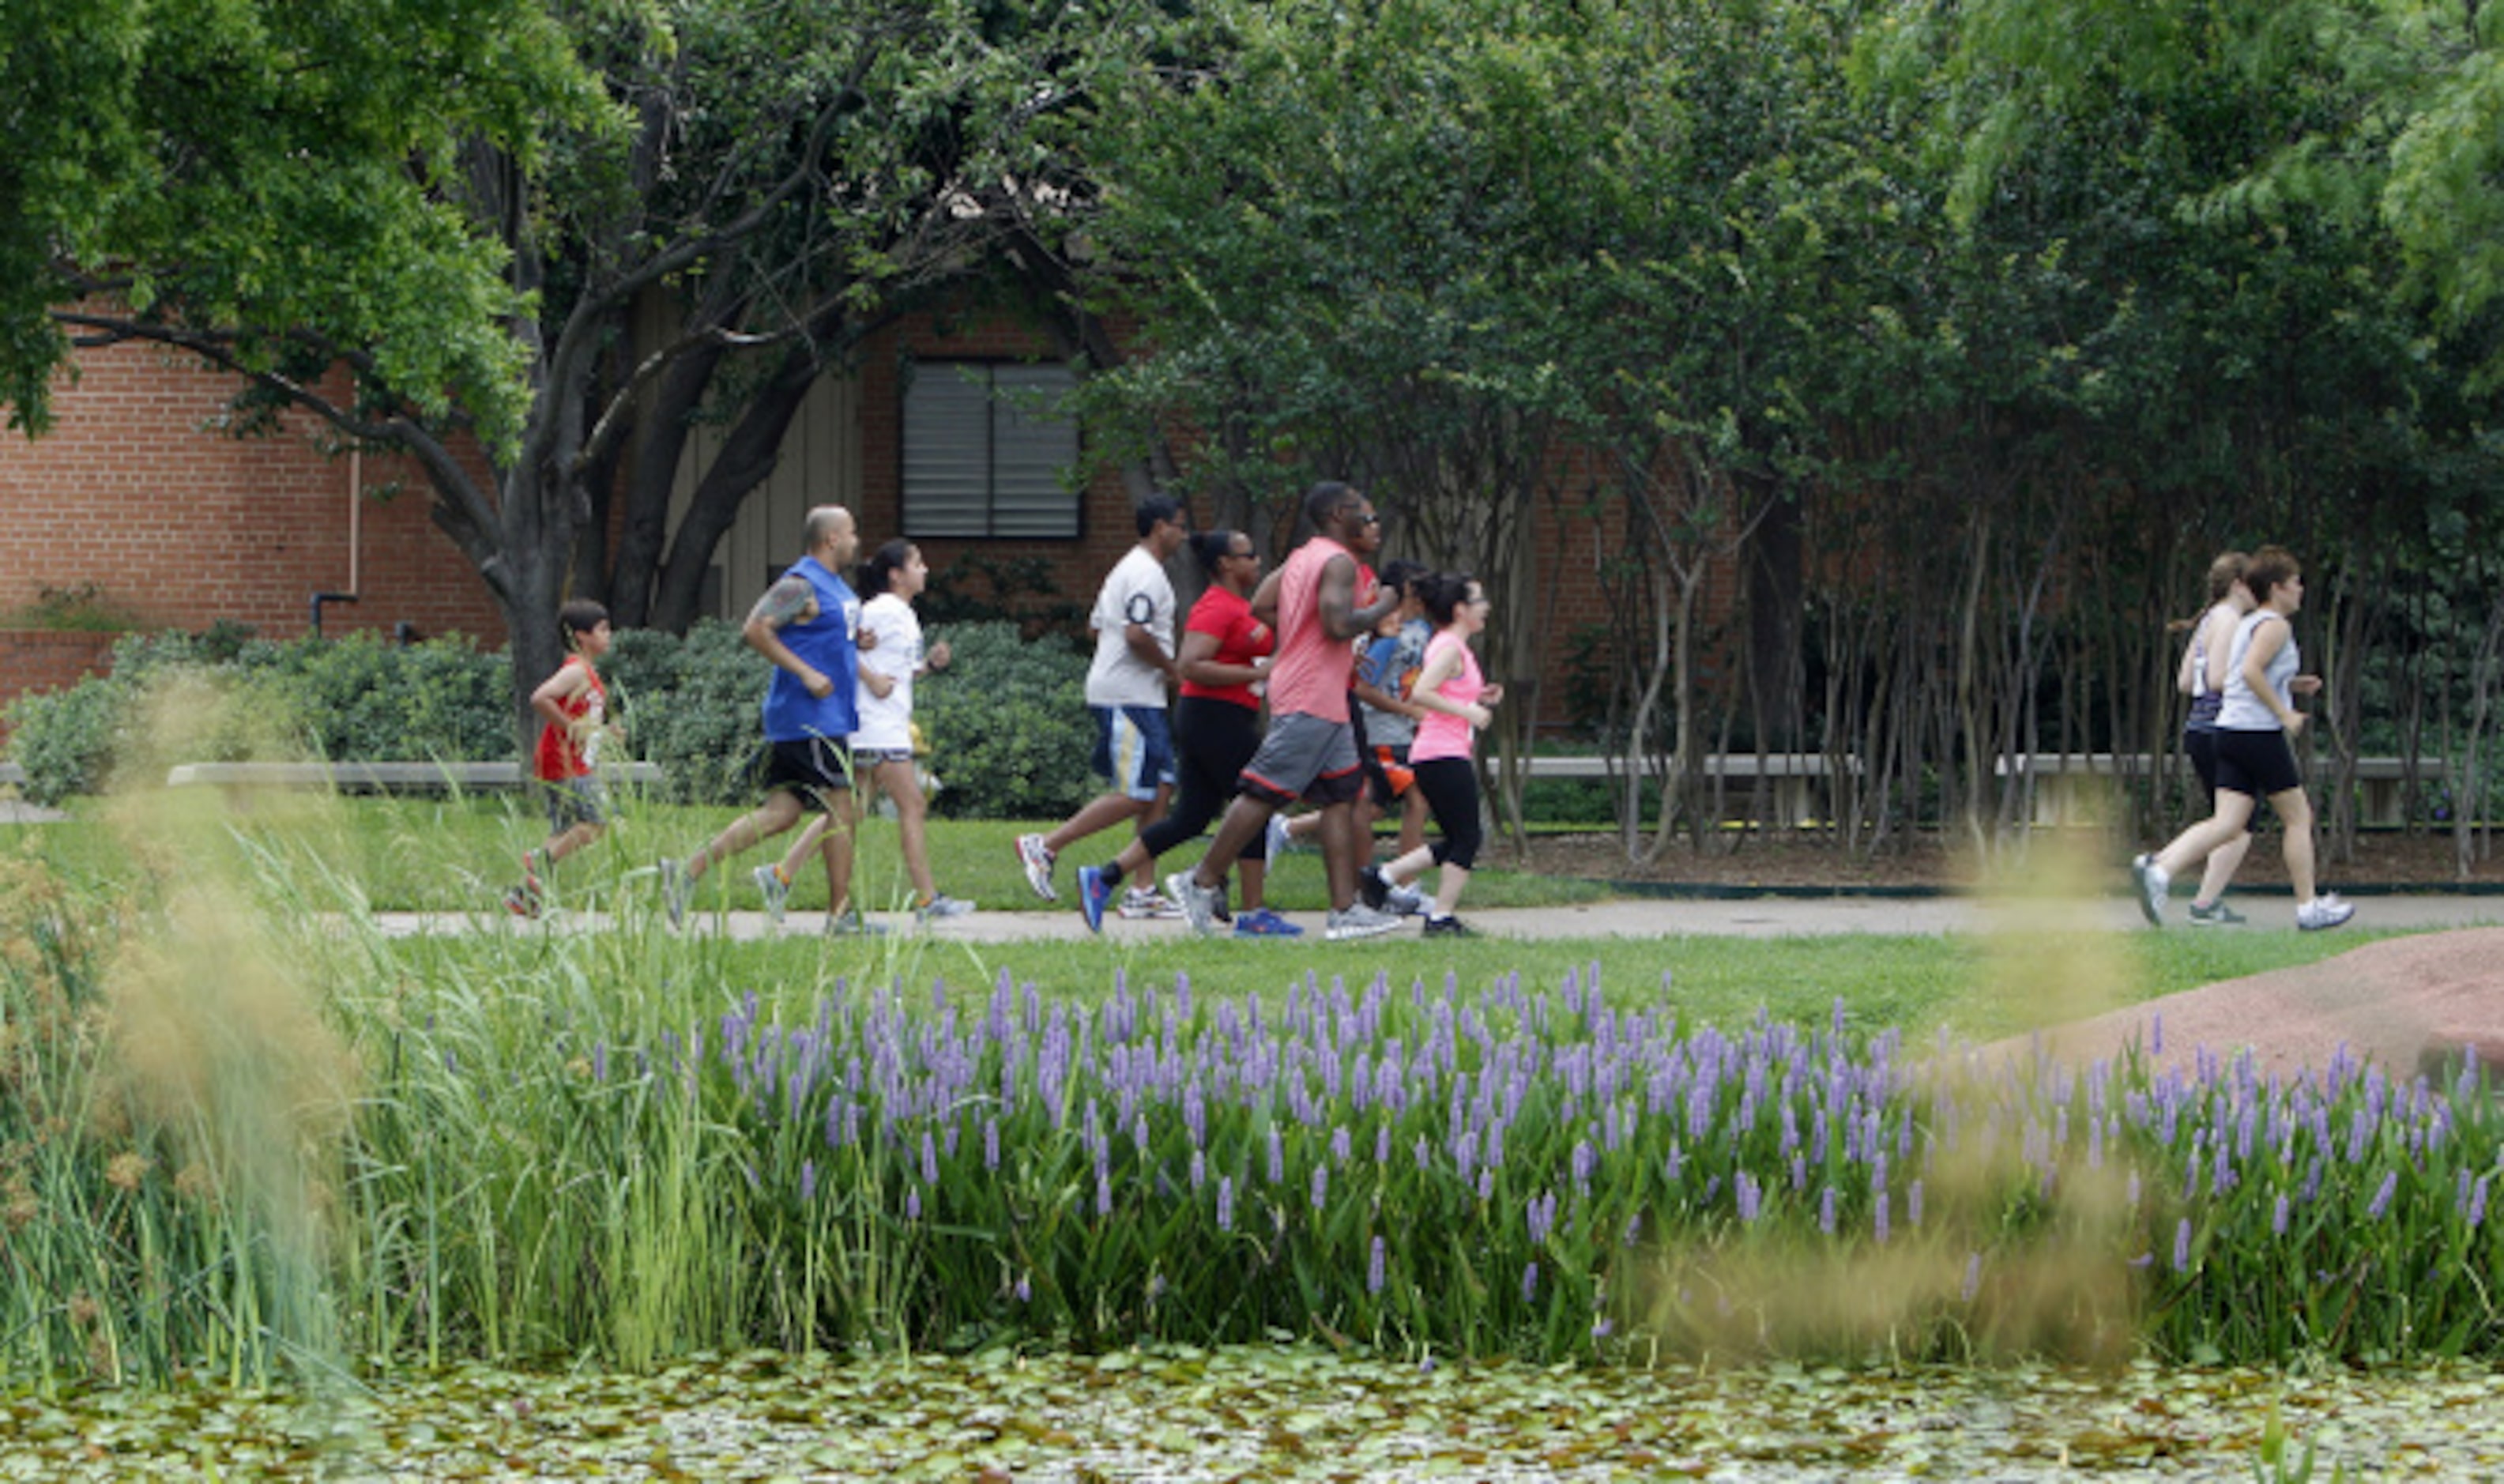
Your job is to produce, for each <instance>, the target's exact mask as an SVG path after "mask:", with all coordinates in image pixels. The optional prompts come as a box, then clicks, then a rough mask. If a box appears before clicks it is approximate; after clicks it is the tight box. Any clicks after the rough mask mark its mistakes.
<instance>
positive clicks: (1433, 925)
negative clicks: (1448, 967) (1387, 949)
mask: <svg viewBox="0 0 2504 1484" xmlns="http://www.w3.org/2000/svg"><path fill="white" fill-rule="evenodd" d="M1418 582H1419V588H1420V590H1421V592H1422V595H1423V596H1424V598H1425V602H1426V616H1427V617H1428V618H1430V619H1432V620H1433V621H1434V623H1435V630H1436V632H1435V637H1434V638H1432V639H1430V640H1428V641H1427V644H1426V663H1425V667H1424V668H1423V669H1422V670H1420V671H1419V672H1418V673H1417V684H1416V688H1415V689H1413V690H1411V691H1410V692H1409V693H1408V700H1409V701H1410V703H1411V704H1413V705H1415V706H1418V707H1424V708H1425V711H1426V714H1425V716H1424V717H1422V718H1421V719H1420V720H1419V721H1418V723H1417V740H1416V741H1415V742H1413V743H1411V744H1410V745H1409V748H1408V763H1409V766H1410V767H1411V768H1412V769H1413V770H1414V771H1415V773H1416V787H1417V790H1418V791H1419V792H1420V793H1422V794H1424V795H1425V796H1426V807H1427V809H1429V810H1430V811H1433V813H1434V815H1435V827H1436V828H1437V829H1438V830H1440V831H1442V832H1443V839H1441V840H1438V841H1436V842H1435V843H1434V844H1432V845H1428V846H1419V847H1418V848H1416V849H1414V850H1411V851H1409V852H1408V854H1406V855H1403V856H1401V857H1400V858H1399V859H1398V860H1395V861H1393V862H1392V863H1391V864H1389V865H1388V866H1383V867H1380V868H1378V869H1370V870H1368V871H1367V872H1366V874H1365V877H1364V882H1363V884H1364V890H1365V896H1366V901H1367V905H1369V906H1372V907H1376V908H1379V907H1380V906H1381V905H1382V904H1383V903H1384V902H1386V901H1389V900H1390V898H1391V894H1392V893H1393V892H1394V891H1398V890H1402V889H1405V888H1406V887H1407V886H1408V883H1409V882H1410V881H1413V880H1416V879H1417V878H1419V877H1421V876H1423V875H1425V874H1426V868H1427V867H1429V866H1441V867H1443V879H1442V880H1441V881H1440V882H1439V883H1438V884H1437V887H1436V891H1435V901H1434V905H1433V906H1432V907H1430V908H1428V909H1427V913H1426V932H1427V933H1428V935H1430V936H1436V937H1440V936H1443V935H1445V934H1451V935H1455V936H1458V935H1462V934H1466V933H1467V932H1468V931H1469V929H1467V928H1465V927H1463V926H1462V925H1461V919H1460V918H1458V917H1456V916H1453V915H1452V910H1453V909H1454V908H1456V907H1458V906H1459V905H1460V901H1461V890H1462V888H1463V887H1465V886H1467V885H1468V884H1469V881H1470V871H1471V868H1473V867H1474V866H1476V865H1477V864H1478V846H1479V845H1480V844H1482V843H1483V840H1484V835H1483V832H1482V831H1481V829H1480V828H1479V825H1478V765H1477V763H1476V762H1474V761H1473V759H1474V757H1475V756H1476V754H1477V752H1478V732H1479V730H1480V729H1481V728H1483V727H1485V726H1487V725H1488V724H1489V723H1490V722H1492V721H1493V720H1494V719H1495V717H1494V715H1493V713H1492V712H1490V711H1489V710H1488V707H1492V706H1494V705H1496V704H1497V703H1498V702H1501V701H1502V700H1503V699H1504V687H1503V686H1501V685H1489V684H1487V683H1486V676H1485V675H1484V674H1483V673H1481V672H1480V671H1479V669H1478V656H1477V655H1475V654H1473V653H1471V652H1470V640H1471V639H1472V638H1476V637H1477V636H1478V633H1479V631H1481V630H1483V629H1484V628H1486V621H1487V597H1486V589H1484V588H1482V587H1480V586H1479V585H1478V579H1477V578H1475V577H1471V576H1468V575H1466V574H1464V573H1460V572H1440V573H1437V574H1436V575H1434V576H1431V577H1423V578H1420V579H1418Z"/></svg>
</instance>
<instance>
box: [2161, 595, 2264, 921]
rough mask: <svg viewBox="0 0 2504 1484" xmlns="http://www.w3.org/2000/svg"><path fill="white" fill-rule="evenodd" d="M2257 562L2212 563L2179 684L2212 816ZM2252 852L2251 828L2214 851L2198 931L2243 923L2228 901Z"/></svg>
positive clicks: (2188, 746)
mask: <svg viewBox="0 0 2504 1484" xmlns="http://www.w3.org/2000/svg"><path fill="white" fill-rule="evenodd" d="M2251 560H2252V559H2251V558H2249V557H2247V556H2245V555H2243V553H2242V552H2240V551H2228V552H2221V553H2219V554H2218V557H2217V560H2215V561H2213V562H2211V563H2209V564H2208V611H2206V612H2204V613H2202V614H2201V615H2200V620H2199V622H2198V623H2196V624H2193V625H2192V626H2191V642H2190V643H2188V644H2186V645H2184V646H2183V650H2182V669H2181V673H2179V674H2178V675H2176V676H2175V679H2174V683H2175V684H2176V685H2177V686H2178V687H2179V688H2180V689H2181V691H2182V694H2184V695H2186V696H2189V697H2190V698H2191V711H2190V714H2189V715H2187V716H2185V717H2184V718H2183V720H2182V750H2183V751H2184V752H2185V753H2187V754H2189V756H2190V758H2191V771H2192V772H2194V773H2196V774H2198V775H2199V776H2200V790H2201V792H2203V793H2204V794H2206V795H2208V808H2209V811H2211V812H2212V813H2213V812H2214V811H2215V810H2216V807H2217V707H2218V706H2219V705H2220V704H2221V703H2223V701H2224V700H2225V687H2226V656H2227V653H2228V651H2229V650H2231V649H2232V648H2233V647H2234V642H2235V629H2236V626H2238V625H2239V624H2241V623H2242V622H2243V615H2244V614H2246V613H2249V612H2250V611H2251V610H2252V608H2253V606H2254V604H2253V603H2252V592H2251V589H2250V588H2247V587H2245V586H2243V569H2244V568H2246V567H2248V566H2249V565H2251ZM2251 847H2252V832H2251V831H2250V830H2247V829H2246V830H2242V831H2238V832H2237V833H2236V835H2235V838H2234V839H2232V840H2229V841H2227V842H2226V843H2225V844H2224V845H2221V846H2218V847H2217V848H2215V849H2213V850H2211V851H2209V852H2208V866H2207V868H2206V869H2205V870H2204V871H2203V872H2202V873H2201V877H2200V894H2199V895H2197V896H2195V897H2193V898H2192V899H2191V922H2192V925H2193V926H2195V927H2228V926H2233V925H2236V924H2239V923H2241V922H2243V914H2242V913H2239V912H2237V911H2235V910H2234V909H2233V908H2231V907H2228V906H2227V905H2226V904H2225V902H2224V901H2223V900H2222V899H2223V898H2224V896H2225V894H2226V884H2227V883H2228V882H2229V881H2232V880H2234V879H2235V871H2236V868H2238V867H2240V866H2241V865H2243V856H2244V854H2245V853H2246V852H2248V851H2249V850H2250V849H2251Z"/></svg>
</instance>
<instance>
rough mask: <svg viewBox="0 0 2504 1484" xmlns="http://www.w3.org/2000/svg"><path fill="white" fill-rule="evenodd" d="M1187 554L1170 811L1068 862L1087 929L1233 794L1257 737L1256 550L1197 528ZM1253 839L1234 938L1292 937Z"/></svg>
mask: <svg viewBox="0 0 2504 1484" xmlns="http://www.w3.org/2000/svg"><path fill="white" fill-rule="evenodd" d="M1191 550H1192V555H1193V556H1194V557H1195V558H1197V559H1198V560H1199V562H1200V570H1201V571H1203V572H1204V573H1206V574H1207V577H1208V590H1207V591H1206V592H1203V593H1201V594H1200V601H1199V602H1198V603H1196V604H1192V609H1191V618H1190V621H1189V622H1188V624H1187V625H1186V626H1185V628H1184V631H1183V637H1182V655H1181V658H1180V661H1179V663H1178V667H1177V668H1178V669H1179V670H1180V671H1181V673H1182V699H1181V700H1180V701H1179V702H1178V703H1176V705H1175V707H1174V740H1175V744H1176V747H1177V750H1178V751H1179V752H1180V754H1181V770H1180V771H1181V774H1182V782H1181V787H1180V789H1179V791H1178V793H1177V794H1176V797H1175V800H1174V808H1173V812H1171V813H1169V814H1167V815H1165V817H1164V818H1163V819H1160V820H1158V821H1157V822H1156V823H1154V824H1152V825H1149V826H1148V827H1147V828H1146V829H1144V830H1141V831H1140V832H1139V835H1138V838H1137V839H1135V840H1133V841H1131V842H1130V844H1129V845H1127V846H1123V847H1122V853H1121V854H1119V855H1117V856H1115V857H1113V859H1112V860H1110V861H1108V862H1106V863H1105V864H1104V865H1102V866H1082V867H1080V868H1079V871H1078V902H1079V909H1080V911H1082V912H1084V913H1085V914H1086V915H1087V926H1088V928H1089V929H1090V930H1091V931H1094V932H1102V931H1103V930H1104V908H1105V907H1106V905H1107V904H1109V903H1110V902H1111V901H1112V900H1113V892H1114V890H1115V888H1117V887H1119V886H1120V885H1121V884H1122V881H1123V880H1124V879H1125V878H1129V877H1136V878H1137V879H1138V880H1155V874H1156V869H1157V857H1158V856H1160V855H1162V854H1164V853H1165V851H1167V850H1170V849H1172V848H1173V847H1174V846H1178V845H1180V844H1182V843H1183V842H1184V841H1186V840H1196V839H1198V838H1199V837H1200V831H1202V830H1204V829H1206V828H1208V823H1209V821H1210V820H1212V819H1215V818H1216V817H1217V816H1218V813H1219V812H1220V811H1223V810H1224V809H1225V808H1226V803H1227V800H1229V799H1231V798H1233V797H1234V795H1235V789H1236V788H1237V786H1238V785H1239V783H1240V781H1241V777H1242V773H1243V765H1244V764H1246V763H1248V762H1250V761H1251V760H1252V754H1253V753H1254V752H1255V751H1257V750H1259V748H1260V745H1261V698H1260V696H1259V695H1257V694H1256V693H1255V692H1254V691H1253V686H1254V685H1256V684H1258V683H1259V682H1260V680H1261V677H1262V675H1263V673H1265V672H1266V671H1267V670H1268V669H1269V653H1270V651H1271V650H1272V649H1274V648H1275V647H1276V645H1277V639H1276V636H1274V635H1272V634H1271V633H1270V632H1269V625H1268V624H1265V623H1263V622H1261V620H1260V619H1258V618H1255V617H1254V616H1253V614H1252V604H1251V603H1250V602H1249V600H1250V598H1251V596H1252V592H1253V590H1254V588H1255V587H1256V586H1257V585H1258V584H1259V582H1260V580H1261V553H1260V552H1258V551H1257V550H1255V549H1253V545H1252V538H1251V537H1250V536H1248V535H1244V534H1243V533H1242V532H1240V531H1204V532H1201V533H1200V534H1199V535H1195V536H1193V537H1192V538H1191ZM1265 854H1266V852H1265V851H1264V850H1263V848H1262V846H1261V843H1260V842H1259V841H1255V842H1253V843H1252V844H1250V845H1248V846H1245V847H1244V851H1243V857H1242V861H1241V874H1242V877H1243V910H1242V911H1241V912H1239V913H1237V914H1235V936H1236V937H1238V938H1293V937H1297V936H1299V935H1301V934H1302V933H1303V932H1304V929H1303V928H1300V927H1298V926H1296V925H1295V924H1294V923H1292V922H1290V921H1288V920H1287V919H1286V918H1284V917H1282V916H1280V915H1277V914H1276V913H1274V912H1271V911H1270V910H1269V907H1268V906H1267V905H1266V902H1265V899H1264V895H1263V891H1264V887H1265V884H1266V881H1267V878H1268V875H1269V870H1268V862H1267V860H1266V859H1265Z"/></svg>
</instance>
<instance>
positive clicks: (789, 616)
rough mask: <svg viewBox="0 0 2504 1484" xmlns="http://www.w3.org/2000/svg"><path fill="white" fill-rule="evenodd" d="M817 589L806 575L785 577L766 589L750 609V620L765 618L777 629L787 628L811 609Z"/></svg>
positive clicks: (815, 599)
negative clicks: (810, 583) (763, 594)
mask: <svg viewBox="0 0 2504 1484" xmlns="http://www.w3.org/2000/svg"><path fill="white" fill-rule="evenodd" d="M816 601H817V589H815V588H813V587H811V586H810V585H809V579H808V578H806V577H785V578H783V579H782V581H780V582H777V583H775V584H774V585H773V586H772V587H769V588H767V589H766V590H765V596H764V597H762V598H759V599H757V600H756V606H755V607H753V608H750V609H748V618H749V620H750V621H753V620H756V619H763V620H764V621H765V622H767V623H769V624H771V625H773V626H774V627H775V628H777V629H782V628H787V627H789V626H790V625H791V624H793V623H796V622H798V621H799V619H800V618H801V617H802V616H803V615H805V614H806V613H807V612H808V611H809V605H810V604H812V603H814V602H816Z"/></svg>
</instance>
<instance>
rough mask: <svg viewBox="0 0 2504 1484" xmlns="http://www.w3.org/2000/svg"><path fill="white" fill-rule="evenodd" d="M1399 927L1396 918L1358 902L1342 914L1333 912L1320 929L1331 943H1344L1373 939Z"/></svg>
mask: <svg viewBox="0 0 2504 1484" xmlns="http://www.w3.org/2000/svg"><path fill="white" fill-rule="evenodd" d="M1399 925H1400V919H1399V918H1398V917H1395V916H1393V915H1391V914H1389V913H1387V912H1377V911H1375V910H1374V908H1371V907H1368V906H1366V905H1365V904H1364V903H1363V902H1358V903H1355V904H1353V905H1352V906H1350V907H1348V908H1347V910H1345V911H1344V912H1333V913H1332V914H1331V915H1330V920H1329V921H1328V922H1326V923H1325V924H1324V925H1323V927H1322V936H1323V937H1324V938H1327V939H1329V940H1330V941H1331V942H1333V943H1345V942H1347V941H1349V940H1350V939H1354V938H1372V937H1375V936H1377V935H1379V934H1382V933H1387V932H1390V931H1391V930H1392V929H1393V928H1396V927H1398V926H1399Z"/></svg>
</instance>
